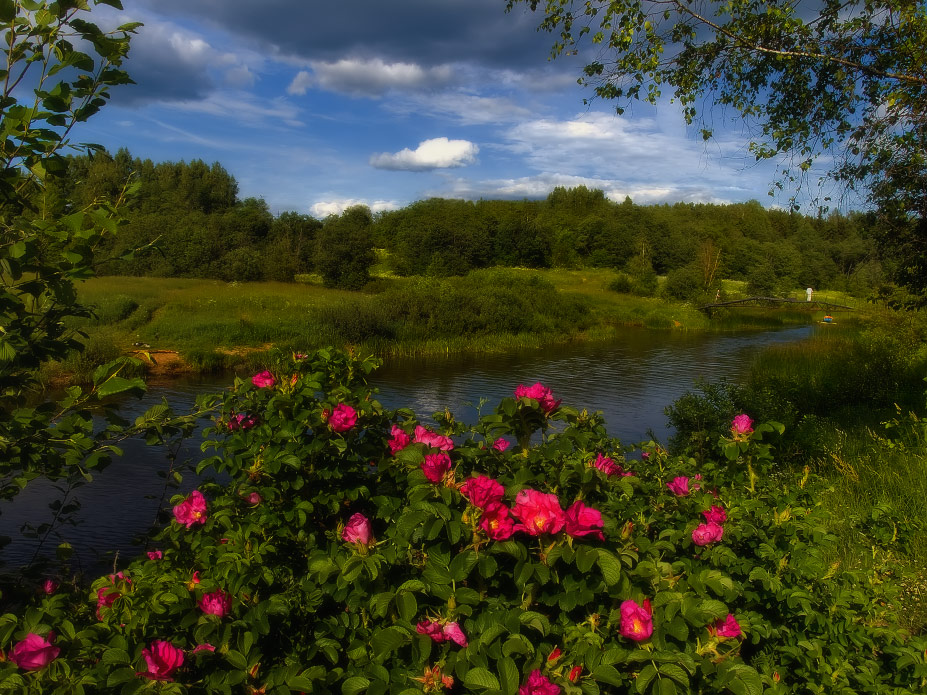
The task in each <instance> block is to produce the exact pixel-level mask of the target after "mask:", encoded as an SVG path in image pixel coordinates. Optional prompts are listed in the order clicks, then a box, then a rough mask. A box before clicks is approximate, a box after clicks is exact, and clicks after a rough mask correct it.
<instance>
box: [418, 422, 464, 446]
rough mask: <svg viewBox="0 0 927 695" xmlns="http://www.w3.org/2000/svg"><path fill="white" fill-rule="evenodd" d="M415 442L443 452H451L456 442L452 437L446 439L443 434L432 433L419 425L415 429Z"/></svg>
mask: <svg viewBox="0 0 927 695" xmlns="http://www.w3.org/2000/svg"><path fill="white" fill-rule="evenodd" d="M415 441H416V442H419V443H422V444H427V445H428V446H430V447H434V448H435V449H440V450H441V451H450V450H451V449H453V448H454V440H453V439H451V438H450V437H446V436H444V435H443V434H438V433H437V432H432V431H431V430H429V429H427V428H425V427H422V426H421V425H418V426H417V427H416V428H415Z"/></svg>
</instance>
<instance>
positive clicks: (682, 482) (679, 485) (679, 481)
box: [666, 475, 689, 497]
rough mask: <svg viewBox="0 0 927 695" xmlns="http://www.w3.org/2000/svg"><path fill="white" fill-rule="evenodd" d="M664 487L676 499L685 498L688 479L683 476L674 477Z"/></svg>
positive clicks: (687, 489) (687, 491)
mask: <svg viewBox="0 0 927 695" xmlns="http://www.w3.org/2000/svg"><path fill="white" fill-rule="evenodd" d="M666 487H668V488H669V489H670V492H672V493H673V494H674V495H676V496H677V497H685V496H686V495H688V494H689V479H688V478H687V477H685V476H684V475H680V476H676V477H675V478H673V480H672V482H669V483H667V484H666Z"/></svg>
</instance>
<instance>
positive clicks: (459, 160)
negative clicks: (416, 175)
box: [370, 138, 480, 171]
mask: <svg viewBox="0 0 927 695" xmlns="http://www.w3.org/2000/svg"><path fill="white" fill-rule="evenodd" d="M479 151H480V148H479V147H477V145H476V144H475V143H472V142H470V141H469V140H448V139H447V138H432V139H431V140H424V141H422V142H421V143H419V146H418V147H416V148H415V149H414V150H410V149H409V148H408V147H406V148H404V149H402V150H400V151H399V152H396V153H395V154H390V153H389V152H382V153H380V154H375V155H373V156H371V157H370V166H372V167H374V168H376V169H392V170H398V171H430V170H431V169H448V168H451V167H462V166H466V165H468V164H473V163H474V162H475V161H476V155H477V154H478V153H479Z"/></svg>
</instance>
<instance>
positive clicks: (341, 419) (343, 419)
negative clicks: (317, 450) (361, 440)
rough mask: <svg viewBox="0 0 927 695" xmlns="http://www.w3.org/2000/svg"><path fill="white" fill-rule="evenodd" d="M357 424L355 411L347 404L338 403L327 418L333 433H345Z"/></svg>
mask: <svg viewBox="0 0 927 695" xmlns="http://www.w3.org/2000/svg"><path fill="white" fill-rule="evenodd" d="M356 424H357V411H356V410H354V408H352V407H351V406H349V405H348V404H347V403H339V404H338V405H336V406H335V409H334V411H332V414H331V415H330V416H329V418H328V426H329V427H331V428H332V431H333V432H347V431H348V430H349V429H351V428H352V427H354V425H356Z"/></svg>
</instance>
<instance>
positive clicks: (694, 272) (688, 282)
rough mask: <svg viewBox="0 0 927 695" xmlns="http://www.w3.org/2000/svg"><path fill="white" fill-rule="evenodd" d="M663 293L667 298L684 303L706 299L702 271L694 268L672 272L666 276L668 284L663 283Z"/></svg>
mask: <svg viewBox="0 0 927 695" xmlns="http://www.w3.org/2000/svg"><path fill="white" fill-rule="evenodd" d="M663 293H664V294H665V295H666V296H667V297H672V298H673V299H679V300H681V301H684V302H694V301H698V300H700V299H704V298H705V297H704V295H705V286H704V285H703V283H702V273H701V271H699V269H698V268H694V267H692V266H686V267H685V268H677V269H676V270H671V271H670V272H669V273H667V274H666V282H664V283H663Z"/></svg>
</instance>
